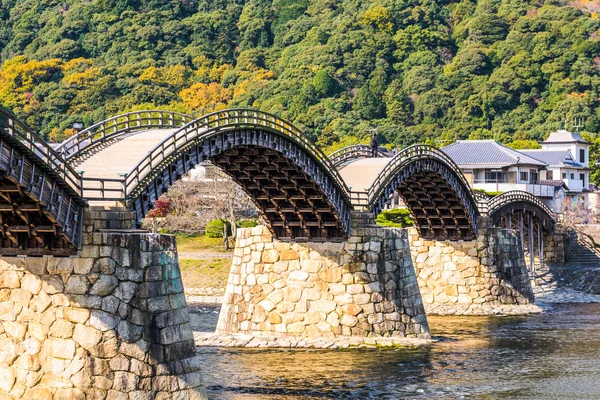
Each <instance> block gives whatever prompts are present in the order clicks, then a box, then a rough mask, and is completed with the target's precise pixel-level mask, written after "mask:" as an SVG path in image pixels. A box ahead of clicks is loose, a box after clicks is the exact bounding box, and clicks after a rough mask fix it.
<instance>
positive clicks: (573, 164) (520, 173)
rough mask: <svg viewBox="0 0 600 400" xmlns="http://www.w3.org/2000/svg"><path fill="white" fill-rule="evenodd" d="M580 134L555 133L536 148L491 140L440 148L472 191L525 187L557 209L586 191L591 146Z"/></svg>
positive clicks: (468, 141) (456, 143)
mask: <svg viewBox="0 0 600 400" xmlns="http://www.w3.org/2000/svg"><path fill="white" fill-rule="evenodd" d="M590 144H591V143H588V142H586V141H585V140H583V138H582V137H581V135H580V134H578V133H573V132H567V131H557V132H553V133H551V134H550V136H549V137H548V139H546V140H545V141H543V142H541V145H542V149H540V150H514V149H511V148H508V147H506V146H503V145H501V144H499V143H496V142H494V141H493V140H459V141H457V142H455V143H453V144H451V145H449V146H446V147H443V148H442V149H441V150H442V151H444V152H445V153H446V154H448V156H450V158H452V160H454V162H455V163H456V164H457V165H458V167H459V168H460V169H461V170H462V171H463V173H464V175H465V177H466V178H467V181H468V182H469V184H470V185H471V187H472V188H474V189H482V190H485V191H486V192H508V191H511V190H524V191H526V192H529V193H531V194H533V195H536V196H538V197H540V198H541V199H542V200H544V202H545V203H546V204H547V205H548V206H549V207H550V208H552V209H553V210H554V211H557V212H561V211H562V209H563V208H564V205H565V199H566V197H568V196H577V195H581V194H582V193H585V192H588V191H589V189H590V182H589V173H590V168H589V146H590Z"/></svg>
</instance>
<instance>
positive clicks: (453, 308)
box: [409, 228, 533, 314]
mask: <svg viewBox="0 0 600 400" xmlns="http://www.w3.org/2000/svg"><path fill="white" fill-rule="evenodd" d="M409 235H410V244H411V252H412V257H413V263H414V266H415V269H416V273H417V280H418V284H419V288H420V290H421V295H422V296H423V303H424V305H425V310H426V312H427V314H456V313H458V314H482V313H484V308H485V307H488V306H496V305H499V304H527V303H530V302H533V291H532V288H531V283H530V281H529V277H528V272H527V267H526V265H525V259H524V257H523V252H522V251H521V250H520V246H519V243H518V236H517V235H516V234H515V232H514V231H509V230H505V229H499V228H487V229H486V228H480V230H479V235H478V238H477V240H473V241H457V242H450V241H443V242H441V241H428V240H423V239H421V238H420V237H419V234H418V232H417V230H416V229H414V228H411V229H410V230H409Z"/></svg>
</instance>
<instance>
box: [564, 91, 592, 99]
mask: <svg viewBox="0 0 600 400" xmlns="http://www.w3.org/2000/svg"><path fill="white" fill-rule="evenodd" d="M587 96H588V94H587V93H577V92H571V93H569V94H567V98H568V99H576V100H582V99H584V98H586V97H587Z"/></svg>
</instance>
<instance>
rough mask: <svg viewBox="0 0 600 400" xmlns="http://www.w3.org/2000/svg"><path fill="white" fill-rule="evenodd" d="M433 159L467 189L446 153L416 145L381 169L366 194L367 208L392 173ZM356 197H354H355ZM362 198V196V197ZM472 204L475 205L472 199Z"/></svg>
mask: <svg viewBox="0 0 600 400" xmlns="http://www.w3.org/2000/svg"><path fill="white" fill-rule="evenodd" d="M421 159H422V160H425V159H429V160H431V159H433V160H438V161H440V162H442V163H443V164H445V165H446V166H447V167H448V168H450V170H451V171H452V172H454V174H455V175H456V176H457V177H458V179H460V180H461V182H462V183H463V184H464V187H466V188H468V187H469V184H468V182H467V180H466V179H465V177H464V175H463V173H462V171H461V170H460V168H458V165H456V164H455V163H454V161H453V160H452V159H451V158H450V157H448V156H447V155H446V153H444V152H442V151H440V150H438V149H436V148H435V147H432V146H428V145H424V144H416V145H413V146H410V147H407V148H406V149H404V150H402V151H401V152H399V153H398V154H396V155H395V156H394V158H393V159H392V160H391V161H390V162H389V163H388V164H387V165H386V166H385V167H384V168H383V170H382V171H381V172H380V173H379V175H378V176H377V178H375V180H374V181H373V184H372V185H371V187H370V188H369V190H368V191H367V192H365V193H366V194H367V198H368V206H367V208H371V207H372V205H373V203H374V202H375V201H377V199H378V198H379V195H380V192H381V191H382V190H385V188H386V187H387V186H388V184H389V182H390V180H391V179H393V177H394V172H396V171H400V170H401V169H402V167H403V166H405V165H408V164H410V163H412V162H414V161H416V160H421ZM469 193H470V196H471V197H472V198H473V194H472V192H471V191H470V190H469ZM355 197H356V196H355ZM363 197H364V195H363ZM473 203H476V201H475V199H474V198H473Z"/></svg>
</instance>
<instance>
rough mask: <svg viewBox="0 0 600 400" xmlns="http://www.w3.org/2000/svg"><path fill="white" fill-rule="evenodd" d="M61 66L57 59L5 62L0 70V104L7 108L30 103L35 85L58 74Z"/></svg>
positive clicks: (19, 57) (25, 59)
mask: <svg viewBox="0 0 600 400" xmlns="http://www.w3.org/2000/svg"><path fill="white" fill-rule="evenodd" d="M61 64H62V61H60V60H58V59H49V60H44V61H35V60H32V61H27V58H26V57H25V56H17V57H15V58H13V59H10V60H8V61H6V62H5V63H4V65H3V66H2V69H1V70H0V102H2V103H4V104H5V105H7V106H9V107H14V106H16V105H18V104H25V103H28V102H30V101H31V96H30V93H31V91H32V90H33V88H34V87H35V85H36V84H37V83H39V82H42V81H43V80H44V79H47V78H50V77H51V76H52V75H54V74H55V73H57V72H59V71H60V67H61Z"/></svg>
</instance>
